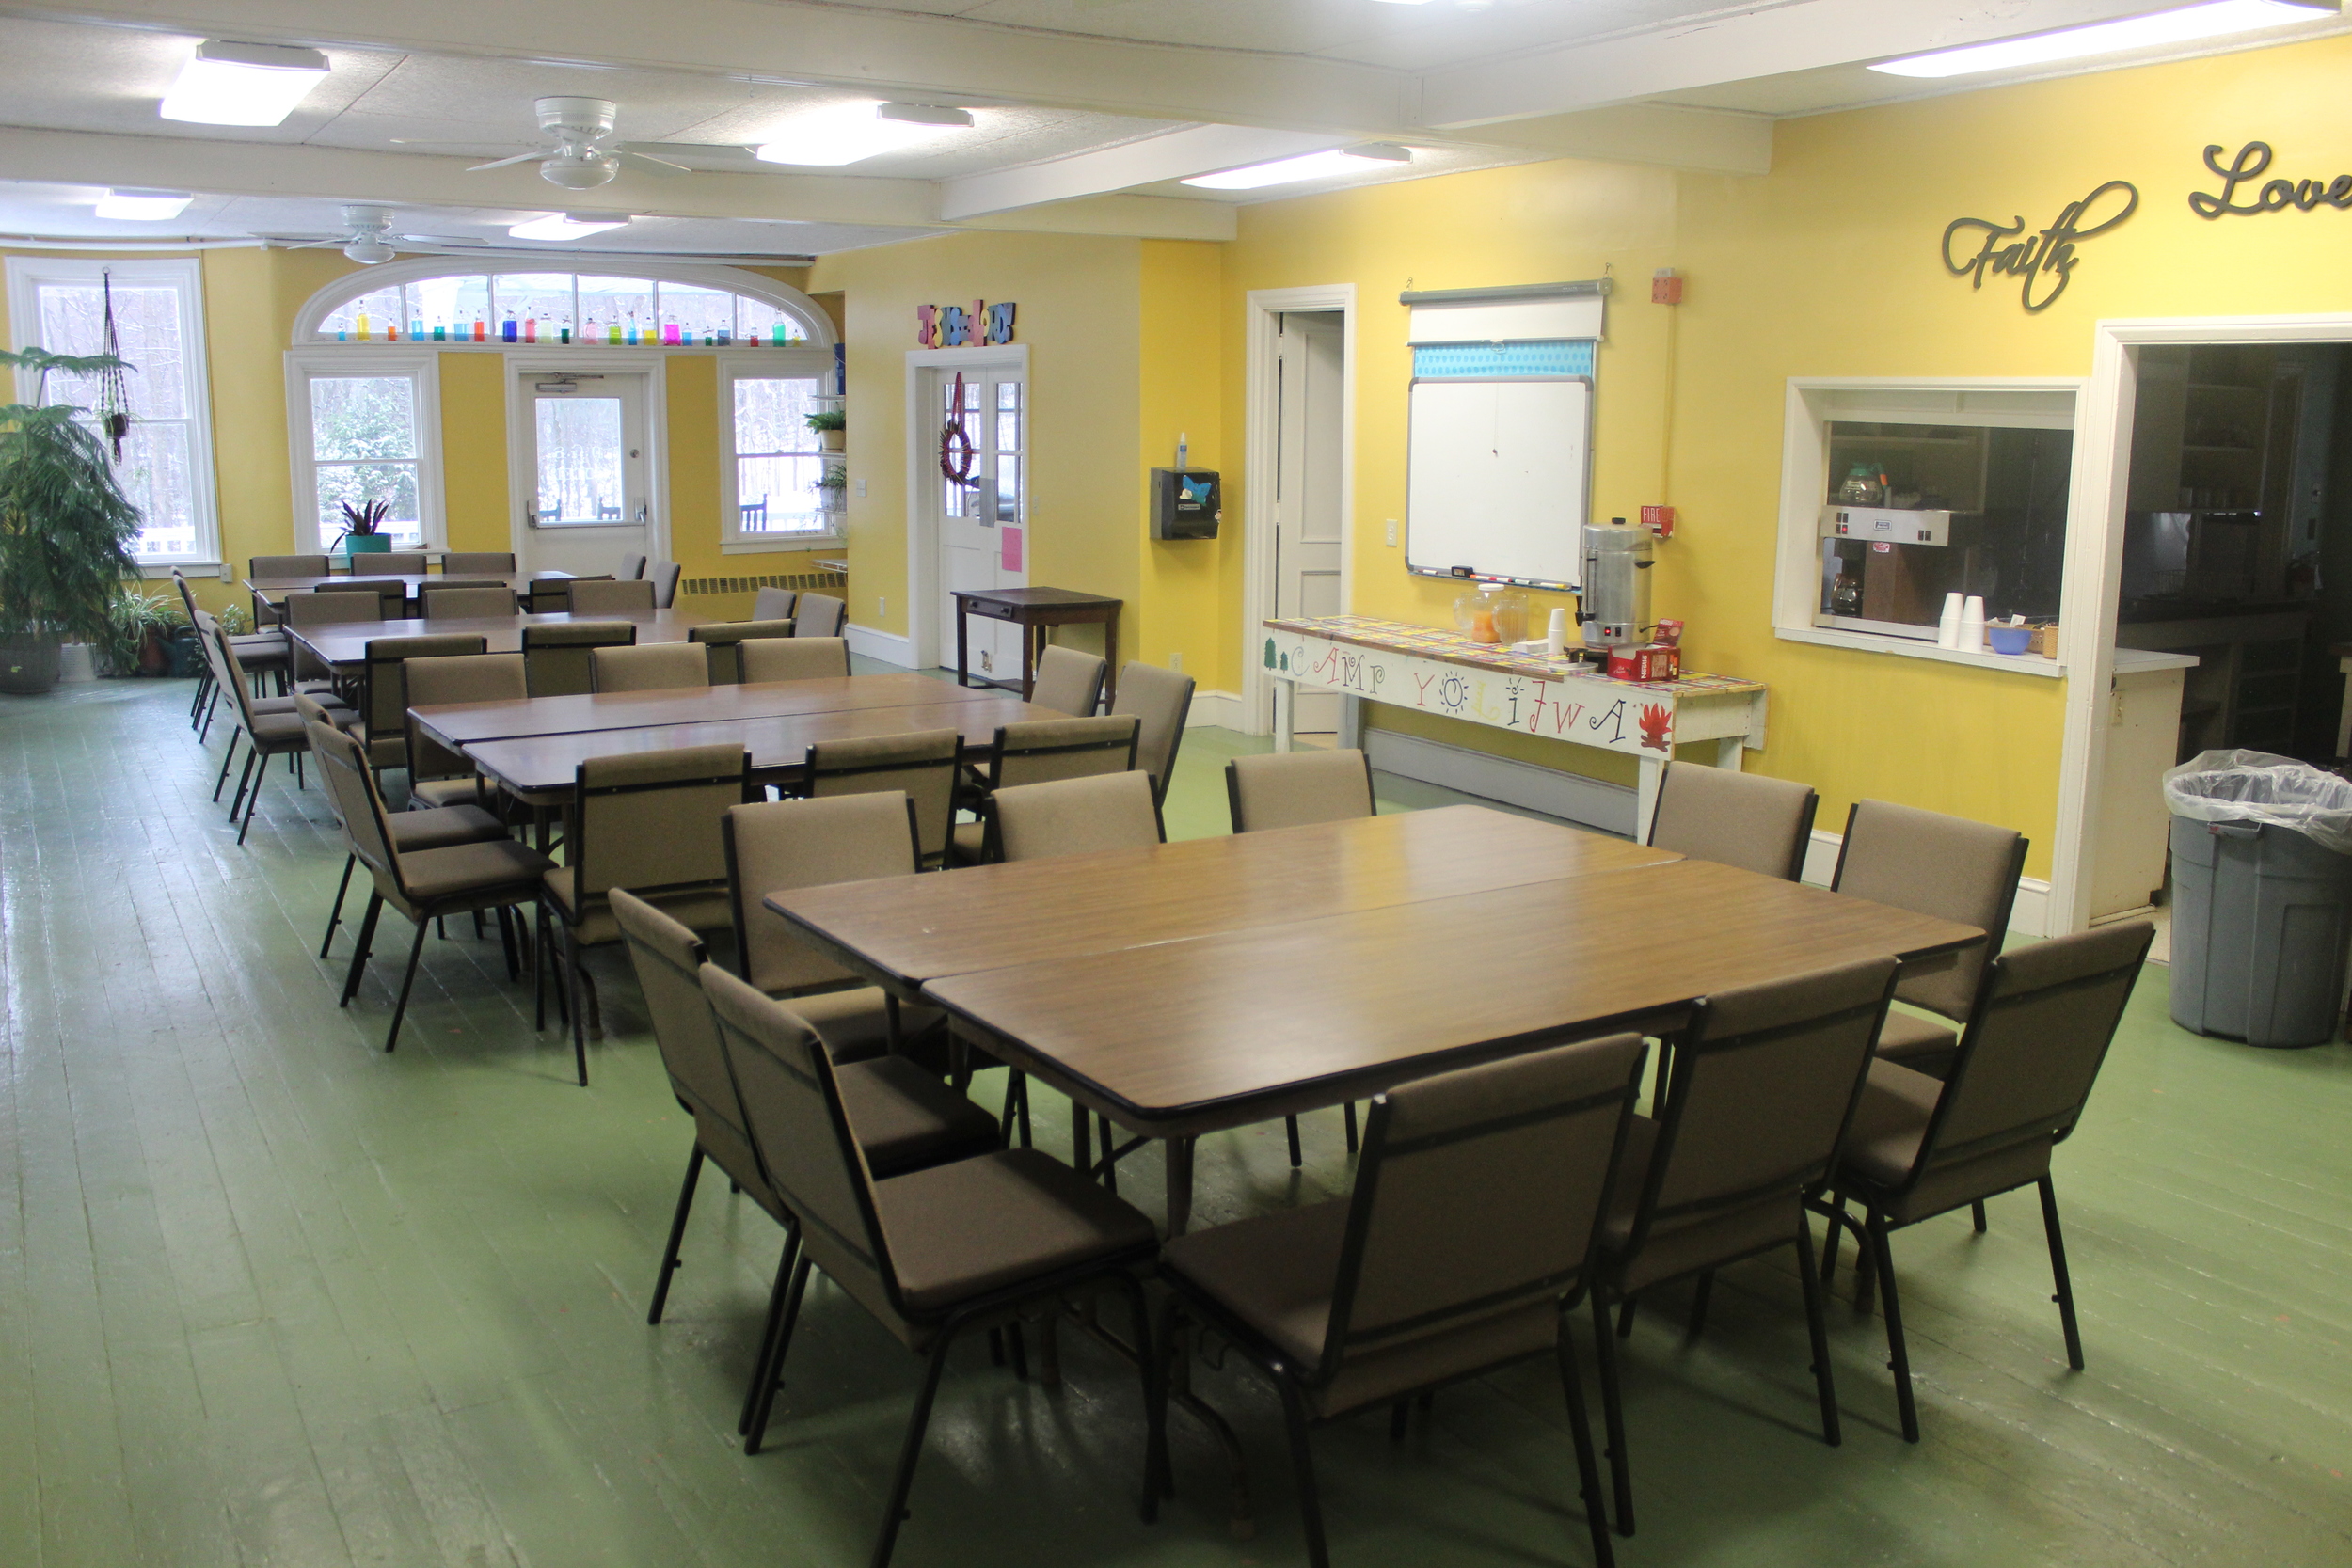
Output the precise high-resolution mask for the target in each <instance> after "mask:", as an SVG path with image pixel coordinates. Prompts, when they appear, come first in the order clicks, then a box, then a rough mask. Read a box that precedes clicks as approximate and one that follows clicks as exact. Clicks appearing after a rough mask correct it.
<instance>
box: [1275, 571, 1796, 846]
mask: <svg viewBox="0 0 2352 1568" xmlns="http://www.w3.org/2000/svg"><path fill="white" fill-rule="evenodd" d="M1260 657H1262V658H1263V660H1264V663H1265V669H1266V673H1268V674H1269V675H1272V676H1273V677H1274V678H1276V679H1277V680H1280V681H1286V682H1288V683H1290V685H1291V687H1292V692H1291V694H1290V698H1289V700H1285V701H1282V702H1278V703H1277V704H1276V705H1275V713H1276V719H1275V737H1274V744H1275V749H1276V750H1278V751H1284V752H1287V751H1289V750H1290V749H1291V738H1292V721H1291V714H1292V711H1293V709H1294V707H1295V696H1296V691H1297V690H1298V689H1301V688H1304V689H1312V690H1319V691H1321V690H1327V691H1336V692H1339V693H1340V694H1341V695H1343V696H1345V697H1352V698H1357V699H1359V700H1361V701H1365V702H1373V703H1387V704H1389V705H1391V706H1392V707H1403V708H1413V709H1417V710H1419V711H1421V712H1423V713H1440V714H1443V715H1445V716H1446V717H1447V718H1449V719H1462V720H1467V721H1470V723H1473V724H1490V725H1492V726H1494V727H1495V728H1496V729H1500V730H1517V731H1519V732H1520V733H1522V734H1525V735H1539V736H1544V737H1545V738H1546V739H1549V740H1565V741H1567V742H1568V743H1569V744H1571V745H1576V746H1589V747H1591V748H1593V749H1594V750H1596V751H1601V752H1617V753H1618V754H1620V755H1623V756H1629V757H1632V758H1633V759H1634V760H1635V761H1636V762H1638V763H1639V764H1640V765H1641V772H1640V777H1639V783H1638V784H1637V785H1636V790H1637V793H1636V796H1635V800H1634V833H1635V836H1636V837H1638V838H1646V837H1647V836H1648V832H1649V819H1650V812H1651V809H1652V808H1653V807H1654V806H1656V804H1657V802H1658V781H1659V780H1660V778H1661V777H1662V776H1663V774H1664V771H1665V764H1666V762H1667V760H1668V759H1669V758H1671V757H1672V756H1673V755H1674V749H1675V747H1676V746H1677V745H1690V744H1692V743H1693V742H1696V741H1707V740H1711V741H1714V742H1715V765H1716V766H1717V767H1719V768H1738V767H1739V766H1740V752H1741V751H1742V750H1743V749H1745V748H1749V747H1754V748H1756V749H1758V750H1761V749H1762V748H1763V745H1764V709H1765V688H1764V683H1763V682H1761V681H1751V680H1740V679H1737V678H1735V677H1733V676H1730V675H1706V674H1698V673H1686V674H1684V675H1682V676H1681V677H1680V678H1679V679H1676V680H1670V681H1621V680H1612V679H1611V678H1610V677H1609V676H1607V675H1605V674H1602V673H1599V672H1598V671H1597V670H1595V669H1594V668H1593V667H1592V666H1591V665H1588V664H1579V663H1576V662H1575V661H1573V660H1568V659H1552V658H1546V657H1544V656H1543V655H1541V654H1518V653H1513V652H1511V651H1509V650H1508V649H1503V648H1497V647H1494V646H1492V645H1491V644H1487V643H1483V642H1473V641H1470V639H1469V638H1467V637H1464V636H1462V635H1461V634H1460V633H1458V632H1452V631H1440V630H1438V628H1437V627H1434V626H1414V625H1412V624H1410V623H1409V622H1405V621H1382V620H1376V619H1375V618H1373V617H1371V616H1367V615H1323V616H1316V617H1312V618H1308V619H1300V620H1271V621H1267V622H1266V623H1265V637H1264V640H1263V642H1262V644H1261V647H1260Z"/></svg>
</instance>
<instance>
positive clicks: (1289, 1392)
mask: <svg viewBox="0 0 2352 1568" xmlns="http://www.w3.org/2000/svg"><path fill="white" fill-rule="evenodd" d="M1275 1381H1276V1382H1277V1383H1279V1384H1280V1385H1281V1388H1282V1424H1283V1426H1284V1427H1285V1428H1286V1429H1287V1430H1288V1432H1289V1434H1290V1441H1291V1471H1292V1473H1293V1474H1294V1475H1295V1476H1296V1477H1297V1485H1298V1522H1299V1524H1300V1526H1301V1527H1302V1528H1304V1529H1305V1531H1306V1535H1307V1564H1308V1568H1331V1552H1330V1548H1329V1547H1328V1546H1327V1545H1326V1544H1325V1543H1324V1539H1323V1498H1322V1497H1321V1496H1320V1495H1318V1494H1317V1492H1316V1490H1315V1456H1314V1453H1313V1451H1312V1450H1311V1448H1310V1446H1309V1444H1308V1441H1307V1402H1306V1401H1305V1400H1304V1399H1303V1398H1301V1397H1300V1395H1299V1392H1298V1388H1297V1386H1296V1385H1295V1384H1293V1383H1292V1382H1291V1380H1290V1379H1289V1378H1288V1377H1277V1378H1276V1379H1275Z"/></svg>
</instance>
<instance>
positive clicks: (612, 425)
mask: <svg viewBox="0 0 2352 1568" xmlns="http://www.w3.org/2000/svg"><path fill="white" fill-rule="evenodd" d="M538 436H539V522H540V525H541V526H542V527H546V526H548V525H549V524H564V523H617V522H622V521H625V520H627V518H628V495H627V493H626V489H627V487H626V485H625V483H624V482H623V479H622V453H621V400H620V399H619V398H583V397H547V398H541V399H539V400H538Z"/></svg>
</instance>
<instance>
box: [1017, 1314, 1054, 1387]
mask: <svg viewBox="0 0 2352 1568" xmlns="http://www.w3.org/2000/svg"><path fill="white" fill-rule="evenodd" d="M1045 1332H1046V1333H1048V1334H1051V1333H1052V1332H1053V1330H1052V1329H1051V1328H1047V1329H1046V1330H1045ZM1005 1359H1006V1360H1007V1361H1009V1363H1011V1366H1012V1378H1013V1381H1014V1382H1015V1383H1026V1382H1028V1381H1029V1337H1028V1336H1027V1335H1025V1334H1024V1333H1022V1332H1021V1325H1020V1324H1019V1323H1007V1324H1006V1325H1005Z"/></svg>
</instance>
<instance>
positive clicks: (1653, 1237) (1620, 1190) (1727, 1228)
mask: <svg viewBox="0 0 2352 1568" xmlns="http://www.w3.org/2000/svg"><path fill="white" fill-rule="evenodd" d="M1657 1143H1658V1123H1656V1122H1654V1121H1652V1120H1651V1119H1650V1118H1649V1117H1641V1116H1637V1117H1633V1118H1632V1119H1631V1120H1630V1121H1629V1122H1628V1124H1627V1126H1626V1139H1625V1152H1624V1154H1623V1156H1622V1157H1621V1159H1620V1161H1619V1163H1618V1165H1617V1180H1616V1186H1615V1188H1614V1189H1613V1191H1612V1192H1611V1194H1610V1199H1609V1214H1608V1217H1607V1218H1606V1219H1604V1220H1603V1221H1602V1222H1601V1247H1602V1250H1603V1251H1604V1252H1606V1253H1607V1254H1609V1255H1610V1256H1612V1257H1619V1256H1622V1255H1623V1254H1624V1252H1625V1250H1626V1247H1627V1245H1628V1244H1629V1243H1630V1242H1631V1240H1632V1235H1633V1216H1634V1211H1635V1210H1636V1209H1637V1208H1638V1207H1639V1206H1640V1203H1641V1198H1642V1185H1643V1182H1644V1181H1645V1180H1646V1179H1647V1178H1648V1175H1649V1164H1650V1155H1651V1153H1652V1151H1653V1150H1654V1149H1655V1148H1656V1147H1657ZM1799 1212H1801V1206H1800V1202H1799V1200H1798V1198H1797V1197H1796V1196H1795V1195H1793V1194H1776V1195H1774V1196H1772V1197H1771V1198H1769V1199H1767V1200H1766V1201H1764V1202H1762V1203H1758V1204H1755V1205H1753V1206H1751V1207H1749V1208H1745V1209H1740V1210H1735V1211H1733V1212H1729V1213H1721V1212H1706V1213H1702V1214H1699V1215H1697V1216H1694V1217H1692V1218H1688V1219H1680V1220H1676V1219H1661V1220H1658V1221H1656V1222H1655V1223H1653V1224H1652V1225H1651V1227H1650V1231H1649V1236H1648V1239H1647V1241H1646V1242H1645V1243H1644V1245H1643V1247H1642V1252H1641V1256H1640V1257H1638V1258H1636V1259H1633V1261H1632V1266H1631V1267H1630V1268H1629V1269H1623V1270H1622V1271H1621V1278H1620V1280H1619V1289H1620V1291H1621V1292H1622V1293H1623V1294H1625V1295H1633V1294H1635V1293H1636V1292H1638V1291H1641V1290H1642V1289H1643V1288H1645V1286H1649V1285H1654V1284H1657V1283H1658V1282H1659V1281H1661V1280H1666V1279H1678V1278H1680V1277H1681V1276H1683V1275H1687V1274H1691V1273H1692V1272H1694V1271H1696V1270H1699V1269H1705V1268H1711V1267H1713V1266H1714V1265H1715V1264H1716V1263H1718V1262H1728V1261H1730V1260H1732V1259H1738V1258H1744V1257H1746V1256H1747V1255H1748V1254H1750V1253H1753V1252H1760V1251H1762V1250H1763V1249H1764V1248H1766V1247H1771V1246H1781V1245H1786V1244H1788V1243H1790V1242H1793V1241H1795V1240H1796V1236H1797V1217H1798V1214H1799Z"/></svg>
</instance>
